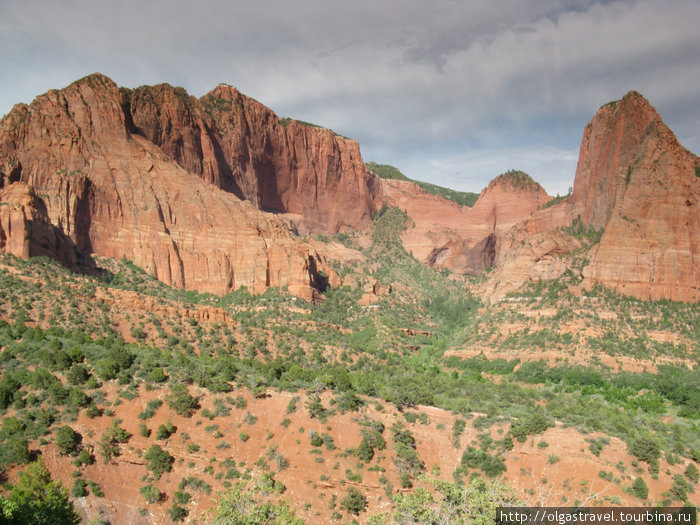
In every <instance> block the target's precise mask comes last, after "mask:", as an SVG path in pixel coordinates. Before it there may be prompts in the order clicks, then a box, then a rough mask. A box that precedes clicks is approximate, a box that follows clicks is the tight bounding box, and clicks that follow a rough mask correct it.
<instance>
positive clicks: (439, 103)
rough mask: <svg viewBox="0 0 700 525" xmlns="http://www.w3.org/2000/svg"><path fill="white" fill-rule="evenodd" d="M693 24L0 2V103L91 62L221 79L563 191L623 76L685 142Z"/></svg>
mask: <svg viewBox="0 0 700 525" xmlns="http://www.w3.org/2000/svg"><path fill="white" fill-rule="evenodd" d="M699 22H700V2H699V1H698V0H639V1H633V0H619V1H602V2H592V1H589V0H560V1H548V0H454V1H452V0H431V1H427V0H383V1H378V0H371V1H365V0H355V1H354V2H348V1H343V2H339V1H335V0H310V1H302V0H298V1H296V2H291V1H289V0H272V1H265V0H259V1H257V2H252V1H250V0H248V1H245V2H243V1H224V0H200V1H198V2H193V1H192V0H187V1H183V0H167V1H161V2H149V1H148V0H138V1H136V0H120V1H119V2H115V1H106V0H104V1H103V0H63V1H55V0H0V72H1V73H0V115H4V114H5V113H7V112H8V111H9V110H10V109H11V107H12V105H13V104H14V103H16V102H30V101H31V100H32V99H33V98H34V97H35V96H37V95H39V94H41V93H43V92H45V91H47V90H49V89H52V88H61V87H64V86H66V85H67V84H69V83H71V82H72V81H73V80H76V79H78V78H80V77H82V76H85V75H86V74H89V73H92V72H95V71H99V72H101V73H104V74H105V75H107V76H109V77H111V78H112V79H113V80H114V81H115V82H117V84H119V85H122V86H126V87H137V86H139V85H143V84H156V83H162V82H167V83H170V84H173V85H179V86H183V87H184V88H186V89H187V90H188V91H189V92H190V93H191V94H193V95H196V96H202V95H204V94H205V93H207V92H208V91H210V90H211V89H213V88H214V87H215V86H216V84H218V83H227V84H231V85H234V86H236V87H237V88H239V89H240V90H241V91H242V92H243V93H245V94H247V95H249V96H251V97H253V98H255V99H257V100H259V101H260V102H262V103H264V104H265V105H267V106H269V107H271V108H272V109H273V110H274V111H275V112H277V114H278V115H280V116H286V117H293V118H297V119H300V120H306V121H310V122H314V123H317V124H320V125H323V126H326V127H329V128H332V129H333V130H335V131H336V132H338V133H340V134H342V135H345V136H348V137H352V138H355V139H357V140H359V142H360V147H361V150H362V154H363V157H364V159H365V161H369V160H374V161H377V162H380V163H387V164H393V165H395V166H397V167H398V168H399V169H401V170H402V171H403V172H404V173H405V174H407V175H408V176H410V177H413V178H416V179H419V180H426V181H429V182H433V183H437V184H441V185H444V186H449V187H452V188H455V189H460V190H465V191H477V192H478V191H480V190H481V189H482V188H483V187H484V186H486V184H487V183H488V181H489V180H490V179H492V178H493V177H495V176H496V175H498V174H499V173H502V172H504V171H506V170H508V169H510V168H517V169H523V170H525V171H527V172H528V173H530V174H531V175H532V176H533V177H534V178H535V180H537V181H538V182H540V183H542V184H543V185H544V186H545V188H546V189H547V190H548V191H549V192H550V193H551V194H555V193H558V192H559V193H562V194H563V193H566V191H567V189H568V187H569V186H571V185H572V182H573V177H574V173H575V169H576V160H577V157H578V148H579V145H580V140H581V136H582V133H583V128H584V126H585V124H586V123H587V122H588V121H589V120H590V119H591V118H592V117H593V115H594V114H595V111H596V110H597V109H598V108H599V107H600V106H601V105H603V104H605V103H606V102H608V101H610V100H615V99H619V98H621V97H622V96H623V95H624V94H625V93H626V92H628V91H629V90H632V89H636V90H637V91H639V92H641V93H642V94H643V95H644V96H646V97H647V98H648V99H649V100H650V102H651V103H652V104H653V105H654V106H655V107H656V108H657V110H658V111H659V112H660V113H661V115H662V117H663V118H664V120H665V122H666V123H667V124H668V125H669V126H670V127H671V129H672V130H673V131H674V132H675V133H676V135H677V136H678V138H679V139H680V141H681V143H683V144H684V145H685V146H686V147H687V148H689V149H690V150H692V151H694V152H696V153H700V131H699V127H698V123H700V29H699V27H700V26H699Z"/></svg>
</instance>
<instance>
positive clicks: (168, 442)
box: [0, 209, 700, 523]
mask: <svg viewBox="0 0 700 525" xmlns="http://www.w3.org/2000/svg"><path fill="white" fill-rule="evenodd" d="M405 226H406V218H405V216H404V215H403V214H401V213H400V212H399V211H398V210H395V209H388V210H386V211H385V212H384V213H383V214H382V215H381V216H380V217H378V218H377V219H376V221H375V223H374V226H373V230H372V235H371V238H372V239H373V240H372V242H371V245H369V246H368V247H367V248H361V247H360V246H359V244H360V242H363V241H362V239H360V238H358V237H357V236H355V235H351V236H347V235H345V234H341V235H340V237H339V238H338V239H337V240H336V241H334V242H338V241H342V242H345V243H346V244H348V245H349V246H351V247H354V248H356V249H359V252H360V255H361V256H363V257H364V262H360V263H356V264H355V265H344V266H339V267H338V271H339V272H340V274H341V275H343V277H344V279H345V280H346V281H354V282H356V283H357V284H356V285H355V286H353V287H352V288H351V287H343V288H340V289H338V290H335V291H329V292H327V297H326V301H325V302H324V303H323V304H319V305H313V304H304V303H300V302H299V301H297V300H294V298H293V297H290V296H288V295H286V294H284V293H283V292H282V291H280V290H277V289H270V290H268V291H267V292H266V293H264V294H262V295H258V296H252V295H249V294H248V293H246V292H236V293H234V294H231V295H227V296H224V297H221V298H218V297H216V296H213V295H206V294H205V295H197V294H192V293H190V292H183V291H180V290H177V289H172V288H169V287H167V286H165V285H163V284H161V283H159V282H158V281H155V280H153V279H152V278H151V277H149V276H148V275H147V274H145V273H143V272H142V271H141V270H139V269H138V268H136V267H134V266H133V265H130V264H128V263H125V262H123V261H118V260H102V259H99V260H98V264H99V265H100V266H101V267H102V268H104V273H103V276H102V277H101V278H96V277H90V276H80V275H76V274H72V273H70V272H68V271H66V270H64V269H63V268H61V267H60V266H58V265H57V264H56V263H54V262H51V261H49V260H46V259H32V260H31V261H28V262H23V261H20V260H17V259H14V258H11V257H5V258H4V259H3V261H2V267H1V268H0V273H1V275H2V284H3V286H2V290H3V304H4V307H3V313H2V317H3V318H4V319H6V320H7V323H6V324H3V327H2V334H0V337H1V338H2V339H1V343H0V344H2V347H3V353H2V355H3V367H4V370H5V371H6V372H5V374H4V375H3V381H2V387H3V389H4V390H3V392H4V394H3V396H2V399H3V400H4V406H5V407H6V408H5V413H4V415H3V427H2V431H1V432H2V438H3V440H4V441H3V443H4V445H5V446H4V447H3V450H4V451H5V452H4V458H3V461H4V462H5V464H7V465H8V467H9V466H10V465H11V464H12V463H13V462H14V461H20V462H21V461H22V458H23V456H21V455H17V454H18V452H16V451H17V450H19V449H21V447H22V446H28V449H29V450H30V451H40V452H41V456H42V457H43V458H44V462H45V463H46V465H47V466H48V467H49V469H50V471H51V472H52V473H53V475H54V476H57V477H58V478H60V479H62V480H63V482H64V483H65V484H67V485H68V486H69V487H75V486H76V484H82V482H79V481H76V480H84V481H85V482H86V483H87V484H88V485H87V489H86V492H87V494H88V496H86V497H81V498H78V499H77V500H75V501H76V503H77V504H78V506H79V508H80V509H82V512H84V513H85V515H87V516H89V517H95V516H98V515H103V516H104V517H105V518H106V519H108V520H112V522H114V523H122V522H125V521H129V522H130V523H151V522H161V521H162V520H164V519H165V516H166V515H170V516H171V517H172V516H182V517H185V516H186V517H185V519H187V520H195V521H197V522H200V521H202V520H203V521H206V520H207V519H208V518H207V516H209V515H208V514H207V509H210V508H215V507H216V502H217V501H218V500H219V498H218V496H217V494H218V493H219V492H220V491H226V490H227V489H226V487H229V486H234V485H235V484H236V483H237V482H239V481H240V480H241V479H242V480H246V479H250V481H248V483H249V484H250V483H263V485H259V488H258V490H259V491H262V492H257V494H258V497H259V498H261V499H260V500H259V502H262V501H264V500H266V499H267V497H268V496H265V495H264V494H269V493H271V494H272V499H273V501H279V500H281V501H289V502H290V504H291V507H292V508H293V509H295V510H296V515H297V516H299V517H301V518H303V519H304V520H305V522H307V523H314V522H318V521H319V520H320V521H321V522H328V523H330V522H334V521H343V520H347V519H351V518H354V517H355V516H354V514H353V511H352V510H349V509H352V508H354V507H351V504H350V503H349V501H350V500H345V498H347V496H348V494H351V493H352V494H354V492H353V490H351V489H356V490H358V491H359V493H360V494H361V495H362V496H363V497H364V498H366V500H367V503H366V508H365V506H364V504H361V505H359V507H358V508H359V509H360V512H359V516H358V518H356V519H359V520H360V522H362V523H365V522H366V521H367V519H368V517H369V516H371V515H376V514H381V513H382V512H384V513H390V514H393V513H394V512H396V509H398V508H402V507H401V505H402V504H401V501H403V500H402V498H404V497H406V496H407V493H406V490H408V491H409V492H411V491H412V490H415V489H416V488H418V487H424V486H430V485H429V483H428V482H429V480H431V479H436V480H444V481H448V482H451V481H454V480H455V479H463V480H465V481H466V480H467V479H469V478H470V477H471V476H472V475H473V474H477V475H479V476H482V477H483V478H484V479H491V477H492V476H496V477H497V478H500V479H502V480H503V483H505V485H504V486H501V487H500V488H499V489H498V491H499V492H498V494H500V495H501V496H499V497H512V496H507V494H510V492H509V490H512V491H513V495H514V496H515V497H517V499H518V500H520V501H524V502H528V503H531V504H541V503H547V504H553V503H563V502H570V503H574V502H576V501H578V502H593V501H598V502H606V503H607V504H615V503H618V502H619V503H624V504H627V505H640V504H654V503H657V502H662V501H669V502H670V501H676V502H680V501H682V500H683V499H684V498H685V497H688V498H690V501H694V498H695V495H694V494H692V493H691V489H693V487H694V483H693V482H692V481H689V480H688V478H687V477H686V476H685V474H684V472H686V469H687V467H688V465H689V464H693V460H692V459H690V458H694V461H697V460H698V459H700V458H699V457H698V453H699V451H700V440H699V439H698V434H697V432H696V431H695V423H693V420H694V418H697V417H698V416H699V415H700V404H698V402H699V401H700V391H696V390H694V389H693V388H695V387H692V385H697V378H696V375H697V369H696V370H695V371H694V372H692V371H691V370H690V369H688V368H686V364H687V363H697V360H698V358H699V357H700V333H699V332H698V331H697V323H695V326H694V328H693V319H694V318H695V317H696V314H697V310H696V308H695V307H693V306H690V305H683V304H680V303H649V302H640V301H634V300H630V299H625V298H623V297H620V296H617V295H614V294H611V293H610V292H603V291H599V292H597V293H596V294H592V295H588V296H586V297H576V296H573V295H571V294H569V293H568V292H566V290H565V286H564V284H563V283H553V284H552V285H549V286H547V285H545V286H540V287H539V288H537V287H535V288H533V289H527V290H525V291H524V293H522V294H518V295H512V296H510V297H509V298H508V300H507V301H504V302H502V303H500V304H499V305H496V306H492V307H486V306H484V305H483V304H482V303H481V302H480V301H479V299H477V298H476V297H474V296H471V295H470V294H468V293H465V292H464V291H463V286H464V284H468V283H460V282H459V281H454V280H452V279H449V278H447V277H446V276H444V275H442V274H441V273H438V272H435V271H433V270H431V269H429V268H426V267H424V266H422V265H420V264H419V263H418V262H417V261H415V259H413V258H412V257H410V256H409V255H408V254H407V253H406V252H405V251H404V250H403V248H402V246H401V244H400V243H397V240H396V239H397V237H396V233H397V232H399V231H400V230H401V229H402V228H404V227H405ZM374 280H377V281H378V282H379V283H380V284H381V285H382V286H386V285H390V286H391V291H390V293H379V295H374V292H373V291H372V290H378V288H377V287H376V286H372V283H373V282H374ZM46 283H50V284H49V285H48V286H47V285H46ZM363 283H366V284H363ZM366 290H370V291H369V292H367V291H366ZM363 293H365V294H366V293H369V294H370V295H373V296H374V300H373V301H372V304H371V305H370V306H361V305H360V303H361V301H360V299H361V298H362V294H363ZM593 303H595V308H594V309H593V310H592V309H591V308H590V304H593ZM613 334H615V335H613ZM48 349H51V350H50V351H49V350H48ZM594 356H597V357H594ZM13 385H15V386H13ZM17 385H22V386H20V387H19V388H17ZM136 416H138V417H136ZM112 425H115V427H114V428H121V429H124V430H125V431H126V432H127V435H128V436H129V437H128V438H125V439H124V441H123V443H120V442H118V441H117V442H114V443H112V445H110V446H109V447H108V446H107V445H106V443H108V441H106V440H110V439H112V438H111V437H109V436H112V434H113V432H114V431H113V430H110V428H113V427H112ZM65 426H69V427H71V429H73V430H74V431H76V432H77V433H78V434H80V436H81V440H80V444H79V445H78V446H77V447H76V450H78V449H82V450H85V451H87V454H86V456H85V461H87V463H86V464H85V463H81V462H78V461H77V460H75V461H74V457H71V456H70V455H68V456H64V455H61V453H60V452H59V451H58V449H57V448H56V447H57V436H58V434H57V432H58V430H59V429H61V428H63V427H65ZM11 428H13V429H14V430H10V429H11ZM169 428H170V430H168V429H169ZM314 435H315V436H320V437H319V438H316V437H314ZM158 436H161V437H158ZM25 440H26V441H25ZM645 440H648V441H649V443H652V444H653V445H650V446H653V450H654V451H656V450H658V451H659V453H658V454H657V453H656V452H653V453H652V456H646V455H644V453H642V452H640V451H638V450H637V448H638V447H640V446H641V444H642V443H647V441H645ZM22 443H26V445H22ZM399 443H404V444H403V445H400V444H399ZM406 444H407V445H408V448H406ZM155 445H157V446H158V447H160V448H161V449H162V450H165V451H166V452H167V454H169V455H170V456H171V457H172V459H171V460H168V462H167V465H166V470H165V472H163V473H162V474H161V475H156V473H155V472H154V471H153V468H154V467H153V465H152V464H151V463H149V460H147V459H146V453H147V452H148V451H149V450H150V449H151V448H152V447H154V446H155ZM18 447H19V449H18ZM11 451H12V452H11ZM108 451H109V452H108ZM436 451H440V452H439V454H436ZM107 454H109V455H107ZM75 457H77V456H75ZM81 457H82V456H81ZM311 458H313V461H309V460H310V459H311ZM166 459H167V456H166ZM642 460H644V461H642ZM80 461H83V460H80ZM74 463H75V464H74ZM149 468H150V470H149ZM168 468H169V469H170V470H168ZM15 470H16V469H11V470H10V479H13V474H12V473H13V472H14V471H15ZM691 470H692V469H691ZM265 475H268V477H265ZM261 476H262V477H261ZM690 476H691V478H692V472H691V474H690ZM545 478H546V481H545ZM638 478H640V479H642V480H644V483H645V485H646V486H647V487H648V489H649V495H648V496H647V498H646V499H640V498H638V497H637V496H634V495H633V494H634V493H633V492H629V491H630V490H632V489H631V487H632V485H633V483H634V482H635V481H636V480H637V479H638ZM265 479H267V480H268V481H269V480H270V479H274V480H276V481H277V482H279V483H281V485H270V487H269V488H265V485H264V483H265V481H264V480H265ZM139 480H140V481H139ZM261 480H262V481H261ZM679 480H681V481H679ZM683 480H685V481H683ZM92 483H94V484H95V485H92ZM640 483H641V482H637V484H640ZM147 487H153V488H147ZM275 487H277V488H275ZM283 487H284V488H283ZM401 487H404V489H401ZM410 487H413V488H412V489H411V488H410ZM507 487H510V489H508V488H507ZM75 490H76V491H78V489H75ZM151 492H152V493H153V494H160V496H158V497H151V496H148V495H146V494H150V493H151ZM76 493H77V492H76ZM144 493H146V494H144ZM100 494H103V495H102V496H100ZM276 494H277V495H276ZM417 494H421V493H417ZM149 498H150V499H151V500H153V502H151V503H149ZM357 498H358V501H359V502H360V503H362V502H363V501H364V500H363V499H362V498H360V497H357ZM344 501H345V503H343V502H344ZM406 501H408V500H406ZM397 505H398V507H397ZM100 512H102V514H100ZM414 512H417V510H416V509H414Z"/></svg>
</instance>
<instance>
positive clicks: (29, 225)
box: [0, 74, 373, 300]
mask: <svg viewBox="0 0 700 525" xmlns="http://www.w3.org/2000/svg"><path fill="white" fill-rule="evenodd" d="M149 93H150V95H149ZM214 93H215V94H218V96H220V98H217V99H216V100H217V101H219V100H220V99H221V100H225V101H230V104H231V107H233V106H234V104H236V108H237V111H236V112H234V111H233V110H231V112H230V113H231V115H228V113H227V115H228V116H227V117H226V119H224V117H223V116H218V117H215V116H212V115H217V111H219V112H224V110H212V111H208V110H207V109H206V107H205V103H204V102H201V101H197V100H196V99H193V98H191V97H188V96H187V95H186V94H185V93H184V92H183V91H180V90H178V89H176V88H170V87H169V86H168V87H164V86H157V87H155V88H152V92H151V91H149V90H148V89H146V88H141V90H135V91H134V92H131V91H129V90H124V89H119V88H118V87H117V86H116V85H115V84H114V82H112V81H111V80H110V79H108V78H107V77H105V76H103V75H99V74H95V75H90V76H88V77H85V78H84V79H81V80H79V81H77V82H75V83H73V84H71V85H70V86H68V87H67V88H65V89H63V90H60V91H55V90H54V91H49V92H48V93H46V94H44V95H42V96H40V97H38V98H37V99H36V100H35V101H34V102H33V103H32V104H31V105H22V104H21V105H17V106H15V107H14V108H13V110H12V111H11V112H10V113H9V114H8V115H7V116H5V117H4V118H3V119H2V120H1V121H0V185H1V186H2V190H1V191H2V201H3V204H7V206H6V207H5V206H3V207H2V208H3V209H0V217H1V218H0V224H2V233H1V234H0V239H2V240H1V241H0V247H1V248H2V250H3V251H4V252H9V253H14V254H17V255H20V256H23V257H26V256H31V255H36V254H38V253H46V254H47V255H52V256H54V257H56V258H58V259H60V260H62V261H64V262H71V261H72V264H73V265H75V264H77V263H78V262H79V259H87V258H89V255H90V254H99V255H105V256H110V257H126V258H128V259H131V260H133V261H134V262H135V263H136V264H137V265H139V266H141V267H143V268H145V269H146V270H147V271H149V272H150V273H152V274H153V275H154V276H156V277H157V278H158V279H160V280H162V281H164V282H165V283H168V284H171V285H174V286H179V287H183V288H187V289H196V290H199V291H201V292H211V293H216V294H225V293H227V292H229V291H231V290H233V289H235V288H238V287H240V286H247V287H249V288H251V289H252V290H254V291H262V290H264V289H266V288H267V287H269V286H281V287H288V288H289V290H290V292H292V293H294V294H296V295H299V296H301V297H303V298H305V299H309V300H315V299H317V298H318V292H319V291H320V290H323V289H324V288H325V287H326V286H328V284H329V280H330V281H337V276H335V274H334V272H333V271H332V269H330V268H329V267H328V265H327V263H326V261H325V258H324V257H323V256H322V255H320V254H319V253H318V252H317V251H316V250H315V249H314V248H313V246H312V245H310V244H308V243H306V242H303V241H302V240H301V239H300V238H299V237H298V236H297V235H296V226H295V225H294V224H292V223H290V221H289V220H285V219H283V218H282V217H280V216H278V215H276V214H271V213H265V212H264V211H261V210H260V209H259V208H260V207H265V206H266V204H267V205H269V203H270V200H271V199H272V197H271V196H272V195H273V194H275V195H278V201H279V210H277V211H281V212H291V213H300V214H304V213H308V224H309V225H311V227H314V226H316V227H318V228H322V226H325V228H326V229H329V230H337V229H342V228H343V227H350V226H353V227H359V226H361V225H362V224H363V223H364V222H363V221H366V220H368V219H369V216H370V213H371V209H372V208H371V206H372V205H373V202H372V200H371V198H369V196H371V189H372V188H371V182H372V177H371V176H369V175H368V174H367V173H366V172H365V171H364V165H363V164H362V162H361V159H360V160H359V163H358V166H355V164H353V162H354V160H353V159H354V157H352V155H357V156H358V157H359V149H358V148H357V145H356V143H353V142H352V141H349V140H347V139H338V138H336V136H335V135H334V134H333V133H332V132H330V131H329V130H320V129H319V130H314V129H310V128H309V129H308V130H307V129H306V128H304V129H301V125H300V124H290V126H288V128H291V130H292V131H293V133H292V132H291V131H290V133H289V134H288V133H287V128H285V127H284V126H283V125H282V124H281V123H280V121H279V119H276V117H275V116H274V113H272V112H271V111H270V110H264V109H263V107H262V106H261V105H259V104H257V103H255V102H254V101H251V100H250V99H246V98H245V97H243V96H242V95H240V94H239V93H238V92H236V91H235V90H233V88H228V87H227V88H217V90H215V91H214ZM158 97H160V98H158ZM207 97H209V95H208V96H207ZM207 97H205V99H207ZM226 97H228V98H226ZM217 103H220V104H222V105H223V104H225V103H224V102H217ZM226 103H228V102H226ZM149 104H150V105H149ZM251 108H252V109H251ZM236 115H237V116H236ZM255 115H257V117H256V118H257V120H255V119H254V118H253V117H254V116H255ZM217 119H218V120H217ZM241 119H243V120H241ZM224 120H226V122H228V126H229V128H228V129H227V130H222V129H221V128H222V126H223V124H222V122H223V121H224ZM263 123H266V124H267V125H269V126H270V129H260V128H256V127H255V126H258V125H262V124H263ZM236 133H238V134H236ZM275 133H276V134H278V137H277V138H278V139H279V140H281V141H283V142H284V141H285V140H286V141H287V142H286V144H287V146H290V142H291V140H292V139H291V138H290V137H292V138H294V139H295V140H297V139H298V140H299V141H300V143H299V144H294V145H291V146H293V153H289V152H287V156H286V157H285V158H284V159H282V160H279V159H276V157H275V155H276V154H277V150H276V149H275V148H277V147H278V146H277V145H275V144H273V141H272V139H270V136H271V135H274V134H275ZM260 137H262V138H260ZM224 138H226V140H228V141H229V142H230V144H231V145H230V146H226V147H224V146H222V141H223V140H224ZM215 139H216V140H215ZM254 140H259V141H260V144H253V142H251V141H254ZM233 145H237V146H236V147H237V148H238V149H235V148H234V146H233ZM291 146H290V147H291ZM279 147H280V148H281V146H279ZM254 148H255V149H254ZM258 148H259V149H258ZM333 148H336V150H333ZM343 148H345V149H343ZM341 149H343V153H339V151H338V150H341ZM350 150H352V152H350ZM234 151H236V152H238V153H236V155H239V156H240V155H241V152H242V151H245V152H247V154H248V155H249V162H248V164H246V163H245V162H244V163H243V164H241V163H239V162H237V160H236V159H238V158H239V157H236V156H235V155H234V154H233V153H232V152H234ZM302 154H304V155H306V156H305V157H304V158H303V159H302V156H303V155H302ZM330 157H333V158H332V159H331V158H330ZM227 162H228V163H229V164H227ZM266 163H267V164H266ZM276 163H279V165H280V166H281V165H286V166H288V170H287V171H286V172H283V173H282V175H281V176H280V178H279V180H273V179H274V177H273V176H274V175H275V174H276V173H277V171H276V169H277V166H278V164H276ZM227 166H228V167H227ZM242 166H243V167H242ZM264 166H267V167H268V168H269V169H268V171H264V170H263V167H264ZM300 166H302V167H300ZM309 166H313V167H314V169H315V168H318V169H319V170H324V173H323V176H321V175H320V174H319V177H318V178H319V180H318V181H317V182H316V184H315V185H312V186H311V188H310V189H309V188H308V185H309V182H308V180H303V181H302V180H301V178H302V177H307V178H308V179H309V180H310V179H313V178H314V176H315V172H313V173H312V172H310V170H311V168H310V167H309ZM229 168H230V169H229ZM236 170H238V171H236ZM353 185H354V186H353ZM297 186H300V187H304V188H305V191H306V193H305V194H304V195H302V196H298V195H296V194H295V191H296V187H297ZM358 188H363V189H364V191H365V193H364V194H363V193H362V192H360V191H359V190H358ZM351 190H352V191H354V193H352V195H346V196H344V197H343V198H344V199H345V201H343V198H341V197H340V195H339V194H340V193H342V192H344V191H351ZM325 191H328V192H329V195H326V194H324V192H325ZM363 195H366V196H368V198H367V202H363V200H362V196H363ZM358 196H359V197H358ZM336 197H337V202H340V203H341V204H342V203H343V202H344V203H345V204H346V207H345V208H344V209H343V210H342V214H341V213H340V212H339V211H338V210H337V209H336V208H333V207H332V205H333V206H334V205H335V202H336V200H334V199H336ZM354 198H357V199H358V200H357V201H356V202H355V204H354V205H353V206H349V205H347V204H348V203H349V202H350V201H351V200H352V199H354ZM331 204H332V205H331ZM268 207H269V206H268ZM350 209H352V211H349V210H350ZM341 216H342V219H341V218H339V217H341ZM303 218H304V219H306V218H307V217H306V216H304V217H303Z"/></svg>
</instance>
